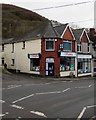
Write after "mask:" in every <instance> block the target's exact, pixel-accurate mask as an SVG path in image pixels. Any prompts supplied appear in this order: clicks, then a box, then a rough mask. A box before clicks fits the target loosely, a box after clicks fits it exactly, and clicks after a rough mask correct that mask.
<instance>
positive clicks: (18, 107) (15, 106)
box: [10, 105, 24, 110]
mask: <svg viewBox="0 0 96 120" xmlns="http://www.w3.org/2000/svg"><path fill="white" fill-rule="evenodd" d="M10 106H11V107H14V108H17V109H21V110H23V109H24V108H23V107H21V106H18V105H10Z"/></svg>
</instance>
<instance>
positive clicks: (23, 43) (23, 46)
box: [22, 41, 25, 49]
mask: <svg viewBox="0 0 96 120" xmlns="http://www.w3.org/2000/svg"><path fill="white" fill-rule="evenodd" d="M22 49H25V41H23V47H22Z"/></svg>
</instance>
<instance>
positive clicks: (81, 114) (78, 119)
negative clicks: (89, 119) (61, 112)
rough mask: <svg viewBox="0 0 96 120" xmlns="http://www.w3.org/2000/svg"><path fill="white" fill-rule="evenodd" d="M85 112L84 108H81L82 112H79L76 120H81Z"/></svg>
mask: <svg viewBox="0 0 96 120" xmlns="http://www.w3.org/2000/svg"><path fill="white" fill-rule="evenodd" d="M85 110H86V107H84V108H83V110H82V111H81V113H80V115H79V116H78V118H77V120H80V119H81V118H82V116H83V114H84V112H85Z"/></svg>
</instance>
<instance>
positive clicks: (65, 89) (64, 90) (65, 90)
mask: <svg viewBox="0 0 96 120" xmlns="http://www.w3.org/2000/svg"><path fill="white" fill-rule="evenodd" d="M70 89H71V88H67V89H65V90H63V91H62V92H66V91H68V90H70Z"/></svg>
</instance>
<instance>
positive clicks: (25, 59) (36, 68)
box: [0, 26, 93, 77]
mask: <svg viewBox="0 0 96 120" xmlns="http://www.w3.org/2000/svg"><path fill="white" fill-rule="evenodd" d="M47 41H50V42H52V43H54V48H53V49H52V50H49V49H47V47H48V46H46V43H47ZM64 41H65V42H66V41H68V42H69V43H70V42H71V43H72V44H71V50H70V51H67V50H64V49H63V47H64ZM24 42H25V46H23V44H24ZM88 42H90V41H88V38H87V36H86V34H85V33H83V35H82V37H81V43H82V51H80V52H77V44H78V43H77V41H76V40H75V37H74V34H73V32H72V31H71V28H70V27H69V26H67V27H66V28H65V29H64V31H63V33H62V35H61V37H59V38H58V37H57V38H53V37H51V38H50V37H49V38H48V37H47V38H40V39H32V40H31V39H30V40H27V41H26V40H25V41H21V42H20V41H19V42H11V43H6V44H4V51H2V46H0V47H1V52H0V56H1V65H2V59H3V60H4V61H3V62H4V63H6V64H7V68H8V69H13V70H19V71H20V72H23V73H31V74H37V75H41V76H61V77H63V76H69V75H75V77H78V76H85V75H92V76H93V66H92V64H93V63H92V55H91V53H90V52H88V50H87V49H86V48H87V47H88ZM13 44H14V51H13V50H12V46H13ZM49 47H50V46H49ZM78 61H79V62H85V64H84V69H85V68H86V67H90V71H88V72H86V71H85V72H84V71H82V70H81V71H79V72H80V73H78ZM87 61H89V63H90V65H89V66H88V63H87ZM64 62H65V63H64ZM80 65H81V66H83V63H80ZM69 66H70V67H69Z"/></svg>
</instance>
